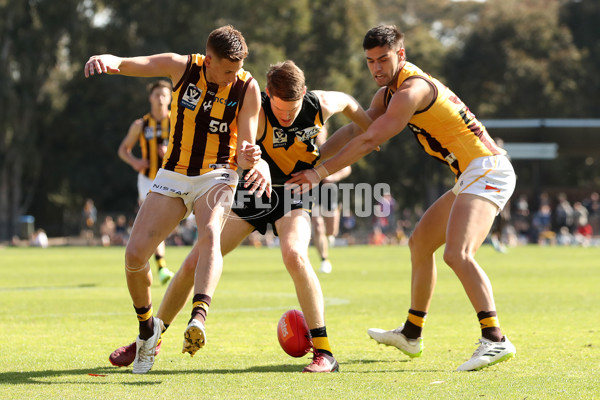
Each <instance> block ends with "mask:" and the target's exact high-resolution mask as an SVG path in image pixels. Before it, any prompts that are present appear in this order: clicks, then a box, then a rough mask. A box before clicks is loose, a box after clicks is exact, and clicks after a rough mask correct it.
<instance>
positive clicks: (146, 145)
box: [118, 79, 174, 285]
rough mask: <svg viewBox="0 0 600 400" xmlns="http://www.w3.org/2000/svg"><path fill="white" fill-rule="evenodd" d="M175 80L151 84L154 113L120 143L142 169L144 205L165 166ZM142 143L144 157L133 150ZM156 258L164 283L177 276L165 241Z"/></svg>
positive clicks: (133, 164) (134, 165)
mask: <svg viewBox="0 0 600 400" xmlns="http://www.w3.org/2000/svg"><path fill="white" fill-rule="evenodd" d="M172 89H173V87H172V86H171V82H169V81H166V80H163V79H161V80H158V81H156V82H153V83H151V84H150V85H148V100H149V102H150V112H149V113H148V114H146V115H144V116H143V117H142V118H139V119H136V120H135V121H133V123H132V124H131V126H130V127H129V131H128V132H127V136H125V138H124V139H123V141H122V142H121V144H120V145H119V150H118V154H119V157H120V158H121V160H123V161H125V162H126V163H127V164H129V165H130V166H131V168H133V169H134V170H136V171H137V172H138V180H137V187H138V202H139V205H141V204H142V202H143V201H144V199H146V196H147V195H148V192H149V191H150V189H151V187H152V180H154V177H155V176H156V173H157V172H158V169H159V168H160V166H161V165H162V160H163V156H164V155H165V153H166V152H167V144H168V143H169V130H170V117H169V115H170V112H169V105H170V104H171V100H172V99H171V92H172ZM136 143H139V146H140V152H141V156H140V157H136V156H135V155H134V154H133V153H132V149H133V147H134V146H135V145H136ZM154 259H155V260H156V264H157V266H158V279H159V280H160V283H162V284H163V285H164V284H166V283H167V282H169V280H171V278H172V277H173V275H174V274H173V272H171V271H170V270H169V268H167V262H166V260H165V242H164V241H162V242H160V244H159V245H158V247H157V248H156V250H155V251H154Z"/></svg>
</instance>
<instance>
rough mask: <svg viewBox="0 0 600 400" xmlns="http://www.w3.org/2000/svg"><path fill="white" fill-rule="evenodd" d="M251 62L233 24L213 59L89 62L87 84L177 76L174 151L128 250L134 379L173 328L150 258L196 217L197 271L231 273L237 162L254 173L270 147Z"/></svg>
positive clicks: (198, 298)
mask: <svg viewBox="0 0 600 400" xmlns="http://www.w3.org/2000/svg"><path fill="white" fill-rule="evenodd" d="M247 55H248V47H247V45H246V41H245V39H244V37H243V36H242V34H241V33H240V32H239V31H237V30H235V29H234V28H233V27H232V26H229V25H228V26H223V27H221V28H218V29H215V30H213V31H212V32H211V33H210V35H209V36H208V40H207V43H206V55H202V54H192V55H179V54H175V53H163V54H156V55H151V56H141V57H130V58H124V57H117V56H114V55H111V54H103V55H96V56H92V57H90V59H89V60H88V62H87V63H86V64H85V67H84V68H85V70H84V71H85V76H86V77H89V76H91V75H95V74H102V73H109V74H120V75H129V76H140V77H168V78H170V80H171V81H172V82H173V83H174V85H173V100H172V103H171V122H170V123H171V134H170V139H169V145H168V148H167V153H166V154H165V157H164V160H163V165H162V168H161V169H159V171H158V173H157V175H156V177H155V178H154V182H153V184H152V188H151V192H150V193H149V194H148V196H147V197H146V200H144V202H143V203H142V206H141V207H140V210H139V212H138V214H137V216H136V219H135V222H134V225H133V229H132V232H131V236H130V238H129V241H128V243H127V248H126V250H125V275H126V278H127V286H128V288H129V293H130V295H131V298H132V300H133V305H134V308H135V311H136V313H137V317H138V321H139V336H138V337H137V339H136V342H137V346H136V351H137V353H136V357H135V361H134V367H133V372H134V373H140V374H143V373H146V372H148V371H149V370H150V369H151V368H152V365H153V364H154V355H155V351H156V350H155V349H156V346H157V344H158V341H159V339H160V335H161V332H162V330H163V322H162V321H161V320H160V319H159V318H156V317H154V316H153V311H152V297H151V290H150V287H151V285H152V273H151V270H150V267H149V264H148V260H149V258H150V256H151V255H152V253H153V252H154V250H155V249H156V247H157V246H158V245H159V243H160V242H162V241H163V240H164V239H165V238H166V237H167V236H168V235H169V234H170V233H171V232H172V231H173V229H174V228H175V227H176V226H177V224H178V223H179V222H180V221H181V220H183V219H185V218H186V217H187V216H188V215H190V213H191V212H192V211H193V212H194V214H195V218H196V224H197V226H198V242H197V245H196V246H197V247H198V248H199V253H200V254H202V257H200V258H198V259H197V265H196V268H195V270H196V271H197V273H198V275H200V274H201V271H204V270H211V269H219V270H220V269H221V268H222V263H223V258H222V256H221V249H220V236H221V230H222V227H223V224H224V222H225V219H226V216H227V214H228V212H229V208H230V204H231V201H230V199H231V197H232V196H233V193H234V191H235V188H236V185H237V181H238V175H237V173H236V168H237V167H236V164H237V165H239V166H240V167H241V168H243V169H251V168H253V167H254V166H255V165H256V164H257V163H258V161H259V160H260V149H259V148H258V146H255V145H254V142H255V136H256V127H257V123H258V112H259V110H260V89H259V86H258V84H257V83H256V81H255V80H254V79H253V78H252V75H251V74H250V73H249V72H247V71H244V70H243V69H242V66H243V63H244V59H245V58H246V57H247ZM250 179H255V181H254V183H253V184H254V185H255V186H258V190H267V191H270V186H269V185H270V177H269V176H268V173H267V174H266V175H261V174H260V171H258V172H256V171H255V172H254V173H253V174H252V178H250ZM253 187H254V186H253ZM228 199H229V200H228ZM196 283H197V284H196V285H195V287H194V303H193V310H192V318H191V320H190V323H189V325H188V327H187V329H186V331H185V334H184V338H185V341H186V342H187V343H188V345H190V346H192V345H193V343H197V342H201V341H203V340H204V338H203V335H204V333H203V332H204V326H203V325H202V323H201V322H199V319H198V317H197V316H198V314H202V313H203V312H205V308H206V307H207V305H206V304H207V303H209V302H210V299H209V296H207V295H206V289H205V288H204V287H203V281H202V280H201V279H197V280H196Z"/></svg>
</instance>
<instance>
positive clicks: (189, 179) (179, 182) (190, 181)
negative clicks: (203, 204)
mask: <svg viewBox="0 0 600 400" xmlns="http://www.w3.org/2000/svg"><path fill="white" fill-rule="evenodd" d="M237 183H238V174H237V172H235V171H234V170H232V169H227V168H219V169H215V170H213V171H209V172H207V173H205V174H202V175H198V176H186V175H183V174H180V173H178V172H173V171H168V170H166V169H162V168H160V169H159V170H158V173H157V174H156V178H154V182H152V189H151V190H150V191H151V192H154V193H158V194H162V195H164V196H169V197H179V198H181V199H182V200H183V203H184V204H185V207H186V208H187V212H186V214H185V216H184V217H183V218H182V220H183V219H186V218H187V217H188V216H189V215H190V214H191V213H192V211H193V210H194V202H195V201H196V200H198V199H199V198H200V197H202V196H204V195H205V194H206V193H207V192H208V191H209V190H210V189H212V188H213V187H215V186H217V185H221V184H225V185H227V186H229V187H230V188H231V190H232V193H235V188H236V186H237ZM232 199H233V197H232Z"/></svg>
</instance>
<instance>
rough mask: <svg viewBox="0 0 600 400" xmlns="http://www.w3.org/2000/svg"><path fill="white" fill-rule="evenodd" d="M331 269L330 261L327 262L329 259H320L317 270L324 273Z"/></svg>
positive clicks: (329, 271)
mask: <svg viewBox="0 0 600 400" xmlns="http://www.w3.org/2000/svg"><path fill="white" fill-rule="evenodd" d="M332 269H333V267H332V266H331V263H330V262H329V260H323V261H321V269H320V270H319V271H321V272H322V273H324V274H329V273H331V270H332Z"/></svg>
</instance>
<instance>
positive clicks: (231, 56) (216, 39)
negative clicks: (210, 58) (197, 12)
mask: <svg viewBox="0 0 600 400" xmlns="http://www.w3.org/2000/svg"><path fill="white" fill-rule="evenodd" d="M206 51H207V52H208V51H211V52H212V53H213V55H214V56H216V57H219V58H224V59H227V60H229V61H241V60H243V59H245V58H246V57H248V46H246V40H245V39H244V36H242V33H241V32H240V31H238V30H236V29H235V28H234V27H233V26H231V25H225V26H222V27H220V28H217V29H215V30H214V31H212V32H211V33H210V35H208V40H207V41H206Z"/></svg>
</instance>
